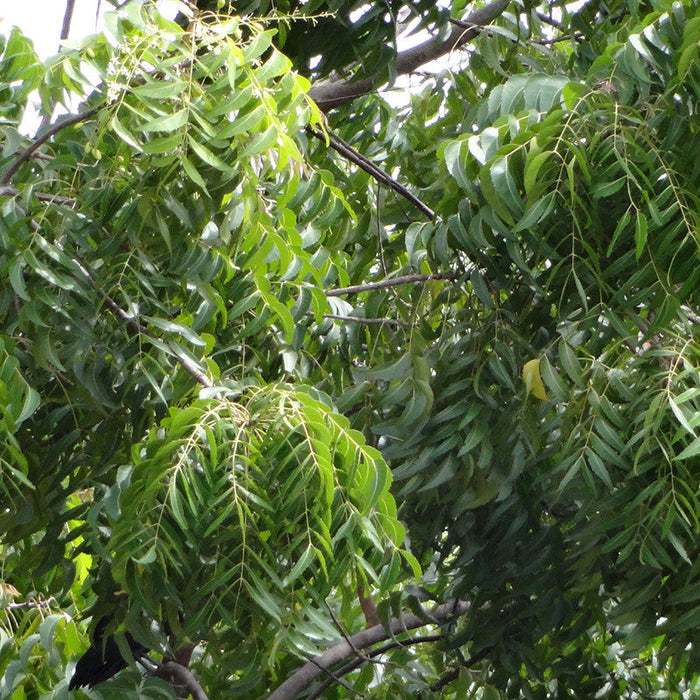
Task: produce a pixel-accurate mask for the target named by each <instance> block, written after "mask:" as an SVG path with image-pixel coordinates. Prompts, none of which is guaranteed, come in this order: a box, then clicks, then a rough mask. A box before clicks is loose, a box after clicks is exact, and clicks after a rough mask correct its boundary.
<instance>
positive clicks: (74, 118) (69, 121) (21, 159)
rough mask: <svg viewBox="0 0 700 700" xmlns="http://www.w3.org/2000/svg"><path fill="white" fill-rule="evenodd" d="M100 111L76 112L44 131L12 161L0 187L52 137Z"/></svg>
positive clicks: (96, 108) (94, 108) (0, 179)
mask: <svg viewBox="0 0 700 700" xmlns="http://www.w3.org/2000/svg"><path fill="white" fill-rule="evenodd" d="M99 111H100V108H99V107H93V108H92V109H88V110H86V111H85V112H78V114H72V115H71V116H69V117H66V118H65V119H59V120H58V121H57V122H56V123H55V124H54V125H53V126H52V127H51V128H50V129H49V130H48V131H45V132H44V133H43V134H42V135H41V136H38V137H37V138H36V139H35V140H34V142H33V143H32V145H31V146H29V147H28V148H26V149H25V150H24V151H22V153H20V154H19V155H18V156H17V157H16V158H15V159H14V160H13V161H12V163H10V167H9V168H8V169H7V170H6V171H5V174H4V175H3V176H2V177H0V187H2V186H4V185H8V184H9V183H10V180H11V179H12V177H13V176H14V174H15V173H16V172H17V171H18V170H19V169H20V168H21V167H22V165H23V164H24V163H26V162H27V161H28V160H29V159H30V158H31V157H32V155H33V154H34V152H35V151H36V150H38V149H39V148H41V147H42V146H43V145H44V144H45V143H46V142H47V141H48V140H49V139H50V138H51V137H52V136H55V135H56V134H57V133H58V132H59V131H62V130H63V129H66V128H68V127H69V126H73V124H79V123H80V122H84V121H86V120H88V119H90V117H93V116H94V115H95V114H97V113H98V112H99Z"/></svg>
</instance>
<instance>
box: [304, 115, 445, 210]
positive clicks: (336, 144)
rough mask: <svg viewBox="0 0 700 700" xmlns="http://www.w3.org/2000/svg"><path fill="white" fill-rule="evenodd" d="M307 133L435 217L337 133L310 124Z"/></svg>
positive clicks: (424, 205)
mask: <svg viewBox="0 0 700 700" xmlns="http://www.w3.org/2000/svg"><path fill="white" fill-rule="evenodd" d="M306 131H307V133H309V134H311V135H312V136H313V137H314V138H317V139H318V140H319V141H322V142H323V143H325V144H327V145H328V146H330V148H332V149H333V150H334V151H337V152H338V153H340V155H341V156H343V157H344V158H346V159H347V160H349V161H350V162H351V163H354V164H355V165H357V167H358V168H360V169H362V170H364V171H365V172H366V173H368V174H369V175H371V176H372V177H373V178H374V179H375V180H377V182H381V183H383V184H384V185H386V186H387V187H389V188H390V189H392V190H394V192H396V193H397V194H399V195H401V196H402V197H403V198H404V199H407V200H408V201H409V202H411V204H413V205H414V206H416V207H417V208H418V209H420V211H422V212H423V213H424V214H425V215H426V216H427V217H428V218H429V219H434V218H435V212H434V211H433V210H432V209H431V208H430V207H429V206H428V205H427V204H424V203H423V202H422V201H421V200H420V199H418V197H416V196H415V195H414V194H413V193H412V192H409V191H408V190H407V189H406V188H405V187H404V186H403V185H402V184H401V183H399V182H397V181H396V180H394V178H393V177H391V175H389V174H388V173H386V172H384V170H382V169H381V168H380V167H378V166H377V165H375V164H374V163H373V162H372V161H371V160H369V159H368V158H367V157H366V156H363V155H362V153H360V152H359V151H357V150H356V149H355V148H353V147H352V146H351V145H350V144H349V143H347V142H346V141H343V139H341V138H340V136H338V135H337V134H334V133H333V132H332V131H327V132H326V133H324V132H323V131H317V130H316V129H314V128H313V127H311V126H307V127H306Z"/></svg>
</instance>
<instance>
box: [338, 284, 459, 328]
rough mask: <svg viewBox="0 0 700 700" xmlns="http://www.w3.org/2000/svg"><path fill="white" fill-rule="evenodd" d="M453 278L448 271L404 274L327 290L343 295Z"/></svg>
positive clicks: (339, 295)
mask: <svg viewBox="0 0 700 700" xmlns="http://www.w3.org/2000/svg"><path fill="white" fill-rule="evenodd" d="M451 279H454V275H452V274H450V273H447V272H436V273H434V274H430V275H402V276H401V277H391V278H389V279H385V280H379V282H368V283H367V284H356V285H353V286H352V287H338V288H337V289H329V290H328V291H327V292H326V296H327V297H342V296H344V295H345V294H358V293H360V292H369V291H372V290H373V289H384V288H385V287H398V286H399V285H402V284H413V283H414V282H429V281H430V280H451ZM358 320H359V319H358ZM365 320H366V319H365Z"/></svg>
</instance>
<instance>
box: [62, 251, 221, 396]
mask: <svg viewBox="0 0 700 700" xmlns="http://www.w3.org/2000/svg"><path fill="white" fill-rule="evenodd" d="M73 262H74V263H75V265H76V266H77V268H78V269H79V270H80V272H81V273H82V275H83V277H85V279H86V280H87V281H88V283H89V284H90V286H91V287H92V288H93V290H94V291H95V293H96V294H97V296H98V297H99V298H100V299H102V300H103V301H104V303H105V306H106V307H107V308H108V309H109V310H110V311H111V312H112V313H113V314H114V315H115V316H116V317H117V318H118V319H120V320H121V321H124V323H126V324H127V326H129V328H131V330H132V331H134V332H135V333H140V334H142V335H144V336H146V337H148V338H155V337H156V336H154V335H153V333H151V332H150V331H149V330H148V329H147V328H146V327H145V326H142V325H141V324H140V323H138V322H137V321H136V320H134V318H132V317H131V316H130V315H129V314H128V313H127V312H126V311H124V309H122V308H121V307H120V306H119V304H117V302H116V301H114V299H112V297H110V296H109V295H108V294H106V293H105V292H103V291H102V290H101V289H99V288H98V287H97V284H96V283H95V280H94V279H93V278H92V275H90V273H89V272H88V271H87V270H86V269H85V267H84V266H83V265H82V263H80V262H79V261H78V260H76V259H75V258H73ZM171 350H172V351H173V354H174V355H175V359H176V360H177V362H179V363H180V365H181V366H182V368H183V369H184V370H185V371H186V372H188V373H189V374H190V375H191V376H192V377H194V378H195V379H196V380H197V381H198V382H199V383H200V384H201V385H202V386H205V387H210V386H213V382H212V380H211V379H209V377H208V376H207V375H206V374H205V373H204V372H202V370H201V369H199V367H197V365H195V364H194V363H193V362H192V361H191V360H190V359H189V358H187V357H183V355H182V354H181V353H180V352H179V351H178V350H177V348H171Z"/></svg>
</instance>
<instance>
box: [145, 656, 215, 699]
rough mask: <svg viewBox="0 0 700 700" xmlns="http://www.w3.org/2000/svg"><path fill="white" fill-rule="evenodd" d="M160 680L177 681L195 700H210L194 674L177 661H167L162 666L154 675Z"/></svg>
mask: <svg viewBox="0 0 700 700" xmlns="http://www.w3.org/2000/svg"><path fill="white" fill-rule="evenodd" d="M154 675H155V676H158V678H163V679H164V680H166V681H168V682H169V683H171V684H172V683H173V681H175V682H176V683H178V684H179V685H181V686H182V687H183V688H184V689H185V690H187V692H188V693H189V694H190V695H191V696H192V697H193V698H194V700H209V698H208V696H207V694H206V693H205V692H204V689H203V688H202V686H201V685H199V682H198V681H197V679H196V678H195V676H194V673H192V671H190V669H189V668H186V667H185V666H183V665H182V664H178V663H177V662H175V661H166V662H165V663H164V664H161V665H160V666H159V667H158V668H157V669H156V671H155V673H154Z"/></svg>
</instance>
